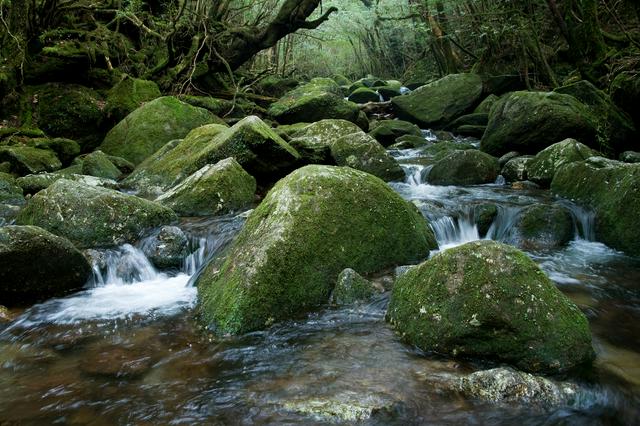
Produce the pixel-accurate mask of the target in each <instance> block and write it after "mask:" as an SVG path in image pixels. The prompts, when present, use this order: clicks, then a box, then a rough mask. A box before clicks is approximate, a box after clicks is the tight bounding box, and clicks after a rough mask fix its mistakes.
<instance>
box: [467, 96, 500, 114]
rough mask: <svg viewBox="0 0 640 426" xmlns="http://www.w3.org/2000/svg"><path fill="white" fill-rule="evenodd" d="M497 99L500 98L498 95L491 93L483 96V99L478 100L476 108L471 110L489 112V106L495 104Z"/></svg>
mask: <svg viewBox="0 0 640 426" xmlns="http://www.w3.org/2000/svg"><path fill="white" fill-rule="evenodd" d="M499 99H500V98H499V97H498V96H496V95H494V94H491V95H489V96H487V97H486V98H484V100H483V101H482V102H480V105H478V106H477V107H476V109H474V110H473V112H474V113H484V114H489V112H491V108H492V107H493V106H494V105H495V104H496V102H498V100H499Z"/></svg>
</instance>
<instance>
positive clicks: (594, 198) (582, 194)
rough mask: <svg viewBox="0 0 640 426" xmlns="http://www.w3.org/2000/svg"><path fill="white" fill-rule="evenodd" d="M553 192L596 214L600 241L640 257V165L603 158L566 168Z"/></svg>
mask: <svg viewBox="0 0 640 426" xmlns="http://www.w3.org/2000/svg"><path fill="white" fill-rule="evenodd" d="M551 191H552V192H553V193H554V194H555V195H559V196H561V197H564V198H568V199H570V200H573V201H575V202H577V203H578V204H581V205H583V206H585V207H587V208H590V209H593V210H594V211H595V213H596V238H597V239H598V240H599V241H602V242H604V243H605V244H607V245H608V246H610V247H613V248H616V249H618V250H623V251H625V252H627V253H628V254H630V255H633V256H640V239H639V238H638V235H640V210H639V209H637V208H635V207H634V206H638V205H640V164H627V163H622V162H618V161H613V160H606V159H604V158H601V157H591V158H590V159H588V160H586V161H579V162H574V163H569V164H565V165H564V166H562V167H561V168H560V169H558V171H557V172H556V174H555V176H554V178H553V181H552V182H551Z"/></svg>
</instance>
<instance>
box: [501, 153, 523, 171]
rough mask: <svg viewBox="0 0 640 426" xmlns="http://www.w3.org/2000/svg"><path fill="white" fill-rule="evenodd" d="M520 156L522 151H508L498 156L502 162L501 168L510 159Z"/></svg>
mask: <svg viewBox="0 0 640 426" xmlns="http://www.w3.org/2000/svg"><path fill="white" fill-rule="evenodd" d="M518 157H520V153H519V152H518V151H511V152H507V153H506V154H505V155H503V156H502V157H500V158H498V163H500V168H503V167H504V166H505V165H506V164H507V163H508V162H509V160H513V159H514V158H518Z"/></svg>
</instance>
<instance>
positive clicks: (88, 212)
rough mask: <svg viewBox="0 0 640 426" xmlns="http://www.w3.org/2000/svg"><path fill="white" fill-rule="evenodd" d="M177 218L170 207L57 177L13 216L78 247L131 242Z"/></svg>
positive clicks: (20, 223)
mask: <svg viewBox="0 0 640 426" xmlns="http://www.w3.org/2000/svg"><path fill="white" fill-rule="evenodd" d="M176 219H177V217H176V215H175V213H174V212H173V211H171V210H170V209H168V208H166V207H164V206H162V205H160V204H158V203H154V202H151V201H147V200H143V199H141V198H138V197H134V196H132V195H127V194H123V193H120V192H118V191H114V190H111V189H106V188H99V187H93V186H89V185H86V184H83V183H79V182H74V181H71V180H68V179H60V180H57V181H56V182H54V183H53V184H52V185H51V186H49V187H48V188H47V189H44V190H42V191H40V192H39V193H37V194H36V195H35V196H34V197H33V198H31V200H29V203H28V204H27V206H26V207H25V208H24V209H23V210H22V211H21V212H20V214H19V215H18V217H17V219H16V223H17V224H19V225H36V226H40V227H42V228H44V229H46V230H48V231H49V232H52V233H54V234H56V235H60V236H63V237H65V238H68V239H69V240H71V241H72V242H73V243H74V244H75V245H76V246H78V247H79V248H92V247H111V246H116V245H120V244H124V243H131V242H134V241H136V240H137V239H138V238H140V237H141V235H142V233H143V232H144V231H146V230H149V229H151V228H155V227H157V226H161V225H166V224H168V223H171V222H173V221H174V220H176Z"/></svg>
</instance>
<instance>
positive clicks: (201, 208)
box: [156, 158, 256, 216]
mask: <svg viewBox="0 0 640 426" xmlns="http://www.w3.org/2000/svg"><path fill="white" fill-rule="evenodd" d="M255 192H256V180H255V179H254V178H253V177H252V176H251V175H249V174H248V173H247V172H246V171H245V170H244V169H243V168H242V167H241V166H240V164H238V162H237V161H236V160H234V159H233V158H227V159H226V160H222V161H220V162H218V163H217V164H215V165H213V164H209V165H206V166H204V167H203V168H202V169H200V170H198V171H197V172H195V173H194V174H193V175H191V176H189V177H188V178H187V179H185V180H184V181H183V182H181V183H180V184H178V185H177V186H176V187H175V188H172V189H171V190H169V191H168V192H167V193H165V194H163V195H162V196H160V197H159V198H158V199H156V201H157V202H159V203H160V204H162V205H164V206H167V207H169V208H170V209H172V210H173V211H175V212H176V213H177V214H179V215H181V216H213V215H218V214H225V213H229V212H233V211H239V210H242V209H246V208H247V207H249V206H250V205H251V204H252V203H253V200H254V195H255Z"/></svg>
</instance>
